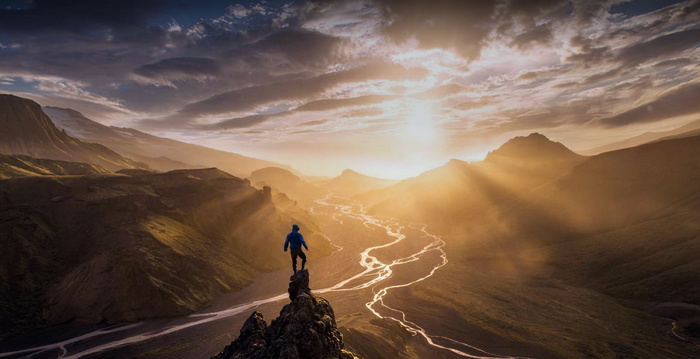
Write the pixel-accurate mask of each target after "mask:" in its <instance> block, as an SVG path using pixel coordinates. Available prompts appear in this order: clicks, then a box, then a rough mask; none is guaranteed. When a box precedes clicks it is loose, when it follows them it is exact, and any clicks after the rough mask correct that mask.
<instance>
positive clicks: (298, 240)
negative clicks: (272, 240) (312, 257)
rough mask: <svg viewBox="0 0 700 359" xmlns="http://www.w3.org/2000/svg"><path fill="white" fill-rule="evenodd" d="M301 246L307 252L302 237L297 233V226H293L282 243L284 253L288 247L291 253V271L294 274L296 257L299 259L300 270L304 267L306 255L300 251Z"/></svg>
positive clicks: (295, 271) (307, 248) (307, 247)
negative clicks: (292, 270)
mask: <svg viewBox="0 0 700 359" xmlns="http://www.w3.org/2000/svg"><path fill="white" fill-rule="evenodd" d="M302 245H303V246H304V248H306V250H307V251H308V250H309V246H307V245H306V242H305V241H304V237H303V236H302V235H301V233H299V226H297V225H296V224H295V225H293V226H292V231H291V232H289V234H288V235H287V240H286V241H284V251H285V252H286V251H287V247H289V249H290V250H291V252H292V269H294V274H296V273H297V256H299V257H301V269H304V265H306V254H304V251H302V250H301V246H302Z"/></svg>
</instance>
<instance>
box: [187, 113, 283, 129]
mask: <svg viewBox="0 0 700 359" xmlns="http://www.w3.org/2000/svg"><path fill="white" fill-rule="evenodd" d="M273 116H274V115H250V116H244V117H237V118H232V119H228V120H224V121H220V122H216V123H211V124H204V125H195V126H192V127H193V128H194V129H198V130H204V131H218V130H228V129H235V128H246V127H251V126H254V125H257V124H259V123H263V122H265V121H267V120H269V119H270V118H272V117H273Z"/></svg>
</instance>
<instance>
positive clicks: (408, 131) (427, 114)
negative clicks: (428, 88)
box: [403, 101, 436, 142]
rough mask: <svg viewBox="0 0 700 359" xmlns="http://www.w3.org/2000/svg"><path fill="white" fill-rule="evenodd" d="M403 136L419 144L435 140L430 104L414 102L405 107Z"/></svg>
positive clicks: (432, 113) (433, 120)
mask: <svg viewBox="0 0 700 359" xmlns="http://www.w3.org/2000/svg"><path fill="white" fill-rule="evenodd" d="M403 135H404V136H405V137H408V138H410V139H411V140H414V141H416V140H417V141H421V142H430V141H433V140H434V139H435V136H436V129H435V119H434V112H433V108H432V104H431V103H430V102H427V101H416V102H413V103H411V104H410V105H409V106H407V108H406V112H405V121H404V127H403Z"/></svg>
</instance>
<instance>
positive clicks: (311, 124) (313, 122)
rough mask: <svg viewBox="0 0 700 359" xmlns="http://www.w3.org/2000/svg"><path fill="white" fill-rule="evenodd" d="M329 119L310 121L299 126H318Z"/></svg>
mask: <svg viewBox="0 0 700 359" xmlns="http://www.w3.org/2000/svg"><path fill="white" fill-rule="evenodd" d="M328 121H330V120H316V121H308V122H304V123H301V124H298V125H297V127H307V126H318V125H323V124H324V123H327V122H328Z"/></svg>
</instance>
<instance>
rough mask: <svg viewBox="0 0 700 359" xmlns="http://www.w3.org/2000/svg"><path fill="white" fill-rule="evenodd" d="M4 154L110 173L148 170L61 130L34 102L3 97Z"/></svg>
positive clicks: (0, 136) (0, 145)
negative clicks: (79, 164)
mask: <svg viewBox="0 0 700 359" xmlns="http://www.w3.org/2000/svg"><path fill="white" fill-rule="evenodd" d="M0 128H2V129H3V130H2V131H0V153H3V154H7V155H27V156H31V157H35V158H47V159H54V160H63V161H71V162H85V163H90V164H95V165H100V166H102V167H104V168H106V169H108V170H111V171H116V170H119V169H122V168H147V167H148V166H146V165H145V164H141V163H137V162H134V161H133V160H131V159H129V158H125V157H122V156H121V155H119V154H118V153H116V152H114V151H112V150H111V149H109V148H107V147H105V146H103V145H100V144H96V143H89V142H84V141H82V140H79V139H77V138H74V137H71V136H70V135H68V134H66V132H65V131H60V130H59V129H58V128H56V126H55V125H54V124H53V122H52V121H51V119H50V118H49V117H48V116H47V115H46V114H45V113H44V112H43V111H42V110H41V106H39V104H37V103H36V102H34V101H31V100H28V99H24V98H21V97H17V96H13V95H0Z"/></svg>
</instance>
